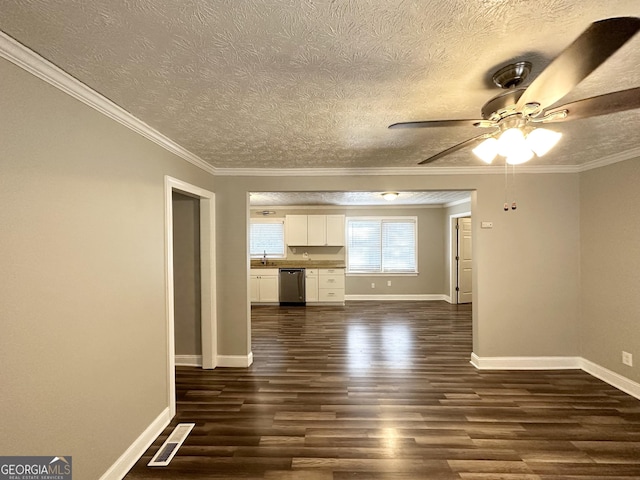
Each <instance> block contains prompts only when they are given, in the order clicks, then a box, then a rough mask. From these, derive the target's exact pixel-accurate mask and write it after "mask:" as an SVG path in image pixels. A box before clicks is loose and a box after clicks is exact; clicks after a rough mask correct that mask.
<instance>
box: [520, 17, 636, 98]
mask: <svg viewBox="0 0 640 480" xmlns="http://www.w3.org/2000/svg"><path fill="white" fill-rule="evenodd" d="M639 29H640V18H636V17H619V18H607V19H605V20H600V21H598V22H594V23H592V24H591V25H590V26H589V28H587V29H586V30H585V31H584V32H582V34H581V35H580V36H579V37H578V38H576V39H575V40H574V41H573V43H572V44H571V45H569V46H568V47H567V48H565V49H564V51H563V52H562V53H560V55H558V56H557V57H556V58H555V59H554V60H553V61H552V62H551V63H550V64H549V66H548V67H547V68H545V69H544V70H543V71H542V73H541V74H540V75H538V77H537V78H536V79H535V80H534V81H533V82H532V83H531V85H529V87H528V88H527V89H526V91H525V92H524V93H523V94H522V96H521V97H520V99H519V100H518V104H517V110H518V111H522V109H523V108H524V106H525V105H526V104H527V103H537V104H539V105H540V106H541V107H542V109H544V108H547V107H549V106H550V105H553V104H554V103H556V102H557V101H558V100H560V99H561V98H562V97H564V96H565V95H566V94H567V93H569V92H570V91H571V90H572V89H573V87H575V86H576V85H577V84H578V83H580V82H581V81H582V80H583V79H585V78H586V77H587V76H588V75H589V74H590V73H591V72H593V71H594V70H595V69H596V68H598V66H600V65H601V64H602V63H604V61H605V60H607V59H608V58H609V57H610V56H611V55H613V54H614V53H615V52H616V51H617V50H618V49H619V48H620V47H621V46H622V45H624V44H625V43H626V42H627V41H628V40H629V39H631V37H633V36H634V35H635V34H636V32H637V31H638V30H639Z"/></svg>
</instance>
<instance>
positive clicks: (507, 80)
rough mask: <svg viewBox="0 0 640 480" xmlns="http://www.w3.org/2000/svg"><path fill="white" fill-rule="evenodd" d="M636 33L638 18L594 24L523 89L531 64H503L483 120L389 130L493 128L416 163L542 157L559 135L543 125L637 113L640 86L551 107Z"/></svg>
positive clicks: (418, 123) (512, 160)
mask: <svg viewBox="0 0 640 480" xmlns="http://www.w3.org/2000/svg"><path fill="white" fill-rule="evenodd" d="M638 30H640V18H636V17H619V18H608V19H604V20H600V21H597V22H594V23H592V24H591V25H590V26H589V28H587V29H586V30H585V31H584V32H582V34H581V35H580V36H579V37H578V38H577V39H576V40H574V41H573V43H572V44H571V45H569V46H568V47H567V48H565V50H564V51H562V52H561V53H560V55H558V56H557V57H556V58H555V59H554V60H553V61H552V62H551V64H549V66H547V68H546V69H544V70H543V71H542V73H540V75H538V77H537V78H536V79H535V80H534V81H533V82H532V83H531V84H530V85H529V86H528V87H526V88H523V87H520V85H521V84H522V83H523V82H524V80H525V79H526V78H527V75H528V74H529V72H530V71H531V63H529V62H526V61H522V62H518V63H515V64H511V65H507V66H506V67H503V68H501V69H500V70H498V71H497V72H496V73H495V74H494V75H493V81H494V83H495V84H496V85H497V86H499V87H501V88H504V89H507V91H506V92H503V93H501V94H499V95H497V96H495V97H493V98H492V99H490V100H489V101H488V102H487V103H485V105H484V106H483V107H482V109H481V115H482V119H477V120H476V119H470V120H426V121H416V122H400V123H394V124H393V125H389V128H391V129H397V128H432V127H456V126H474V127H478V128H487V129H491V131H490V132H486V133H482V134H481V135H478V136H475V137H473V138H470V139H468V140H465V141H464V142H461V143H459V144H457V145H454V146H453V147H450V148H448V149H446V150H444V151H442V152H440V153H438V154H436V155H433V156H432V157H429V158H427V159H426V160H423V161H421V162H420V163H419V165H424V164H428V163H432V162H434V161H436V160H438V159H440V158H442V157H444V156H446V155H449V154H450V153H453V152H455V151H457V150H460V149H462V148H465V147H468V146H472V145H476V144H477V145H476V147H475V148H474V149H473V152H474V153H475V154H476V155H477V156H478V157H480V158H481V159H482V160H484V161H485V162H486V163H491V162H492V161H493V159H494V158H495V157H496V156H497V155H498V154H500V155H501V156H504V157H505V158H506V161H507V163H510V164H514V165H515V164H518V163H524V162H526V161H528V160H529V159H531V158H532V157H533V154H534V152H535V153H536V154H537V155H538V156H542V155H544V154H545V153H546V152H547V151H549V150H550V149H551V148H552V147H553V146H554V145H555V143H556V142H557V141H558V140H559V138H560V136H561V134H560V133H558V132H553V131H551V130H548V129H545V128H538V127H539V126H540V125H541V124H547V123H556V122H563V121H569V120H577V119H580V118H587V117H595V116H598V115H606V114H609V113H615V112H621V111H625V110H632V109H635V108H640V87H636V88H631V89H628V90H621V91H617V92H612V93H607V94H604V95H599V96H596V97H589V98H585V99H582V100H577V101H575V102H571V103H567V104H565V105H561V106H557V107H553V108H550V107H552V106H553V105H554V104H555V103H556V102H558V101H559V100H560V99H562V98H563V97H564V96H565V95H567V94H568V93H569V92H570V91H571V90H572V89H573V88H574V87H575V86H576V85H578V83H580V82H581V81H582V80H584V79H585V78H586V77H587V76H588V75H589V74H590V73H591V72H593V71H594V70H595V69H596V68H597V67H598V66H599V65H601V64H602V63H604V62H605V61H606V60H607V59H608V58H609V57H610V56H611V55H613V54H614V53H615V52H616V51H617V50H618V49H619V48H620V47H621V46H622V45H624V44H625V43H626V42H627V41H629V40H630V39H631V38H632V37H633V36H634V35H635V34H636V33H637V32H638Z"/></svg>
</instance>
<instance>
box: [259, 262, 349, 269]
mask: <svg viewBox="0 0 640 480" xmlns="http://www.w3.org/2000/svg"><path fill="white" fill-rule="evenodd" d="M251 268H345V264H344V261H341V260H268V261H267V264H266V265H263V264H262V262H261V261H260V260H251Z"/></svg>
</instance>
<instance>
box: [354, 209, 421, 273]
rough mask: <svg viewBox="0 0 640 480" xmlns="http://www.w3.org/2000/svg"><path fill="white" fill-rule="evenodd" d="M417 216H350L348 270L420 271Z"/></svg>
mask: <svg viewBox="0 0 640 480" xmlns="http://www.w3.org/2000/svg"><path fill="white" fill-rule="evenodd" d="M417 226H418V219H417V217H349V218H347V273H364V274H416V273H418V261H417V259H418V251H417V245H418V238H417V237H418V228H417Z"/></svg>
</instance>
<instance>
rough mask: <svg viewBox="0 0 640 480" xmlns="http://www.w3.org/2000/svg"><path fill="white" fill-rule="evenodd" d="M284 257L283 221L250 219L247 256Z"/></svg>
mask: <svg viewBox="0 0 640 480" xmlns="http://www.w3.org/2000/svg"><path fill="white" fill-rule="evenodd" d="M265 252H266V254H267V256H268V257H284V220H283V219H252V220H251V228H250V231H249V254H250V255H251V256H252V257H261V256H263V255H264V253H265Z"/></svg>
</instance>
